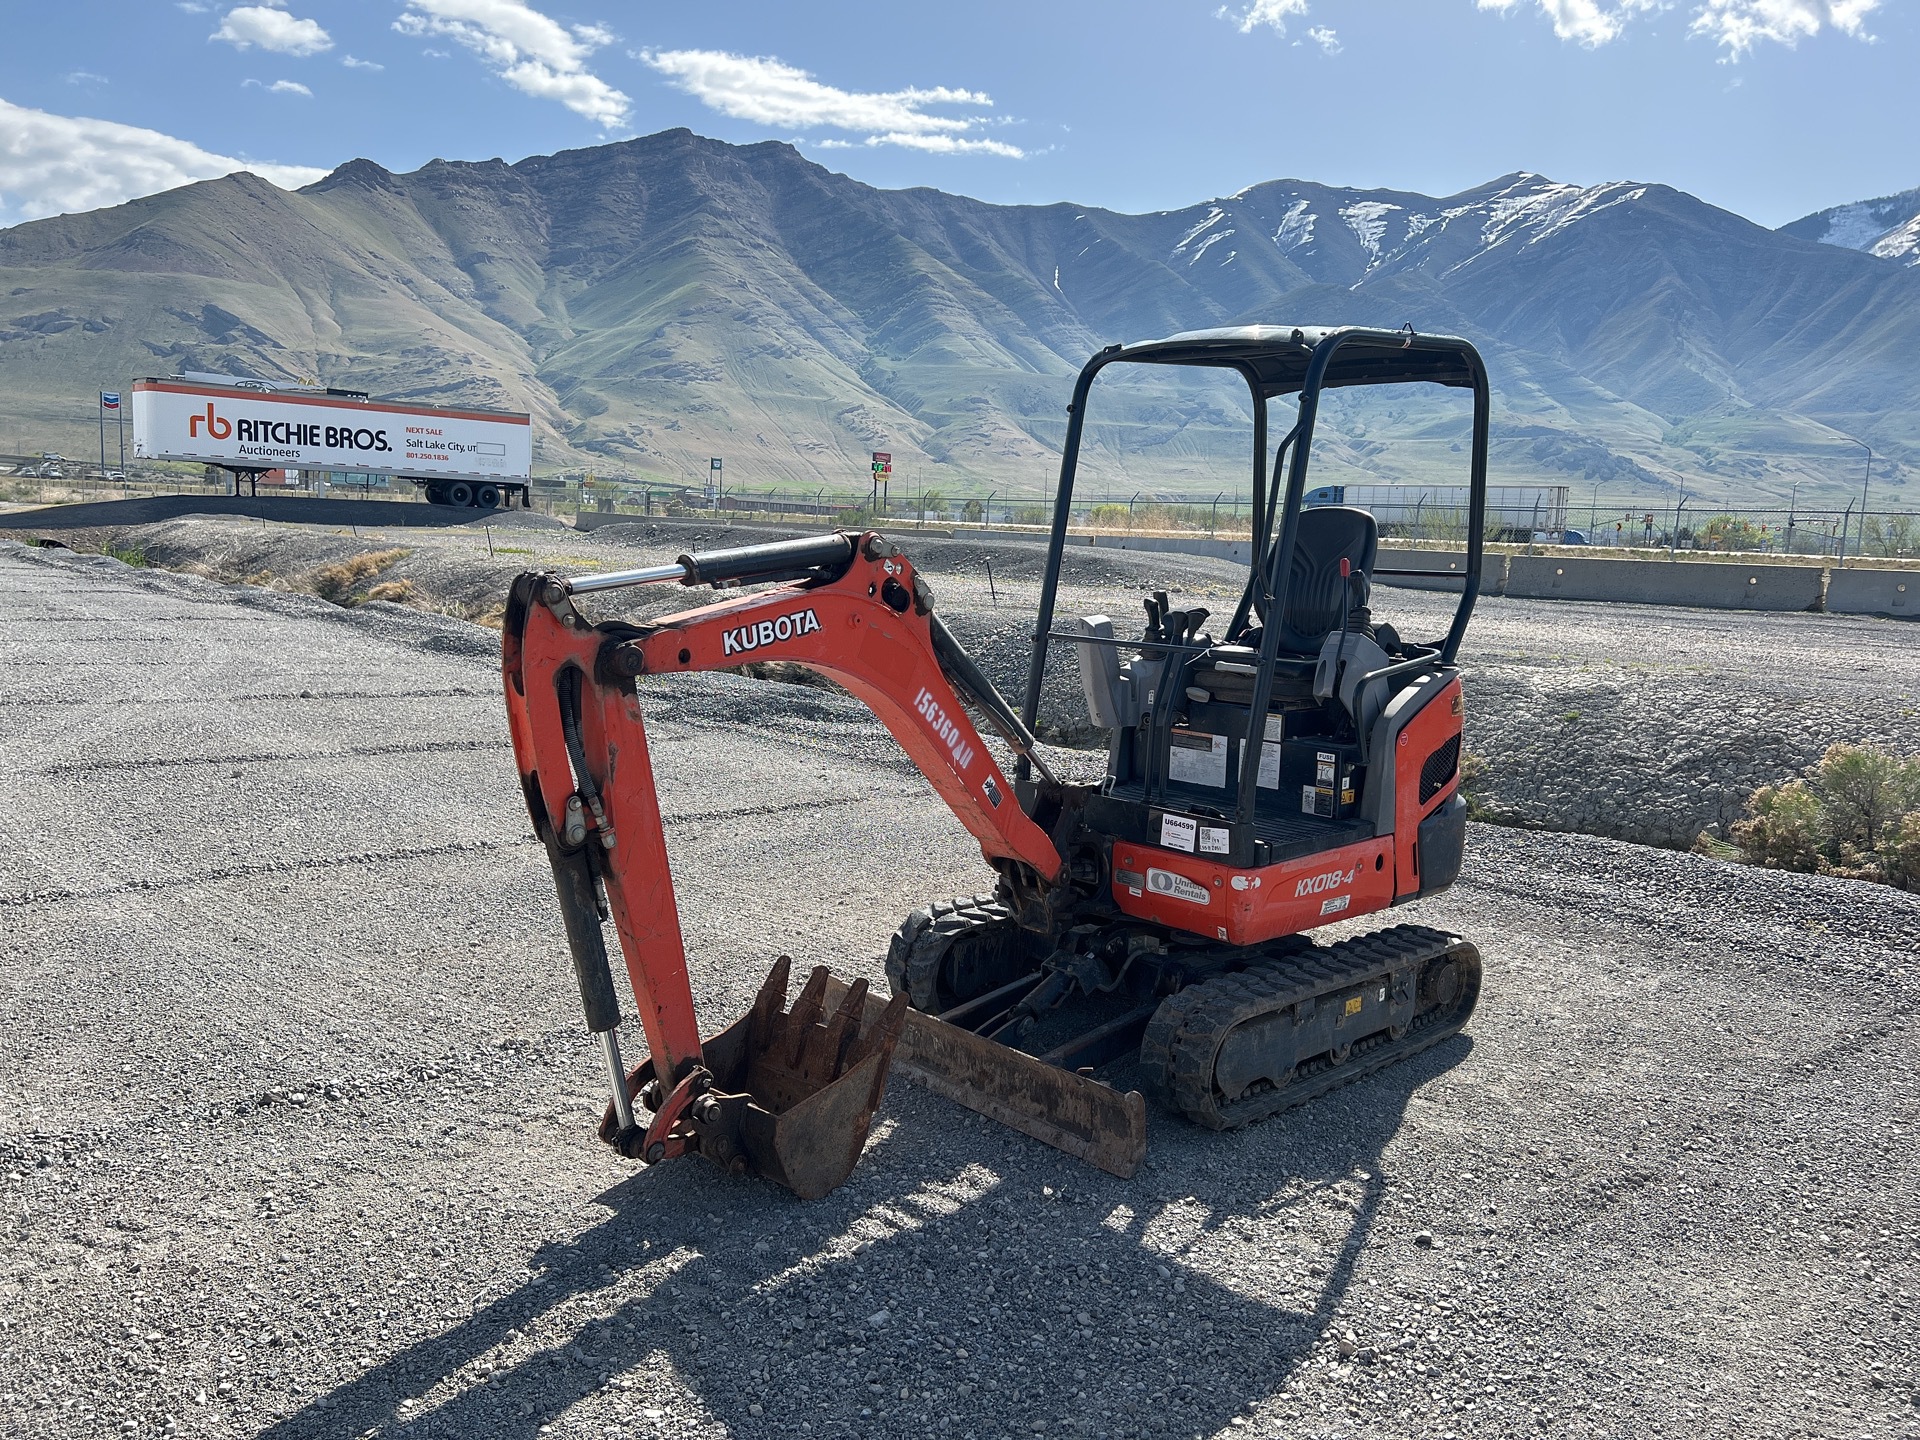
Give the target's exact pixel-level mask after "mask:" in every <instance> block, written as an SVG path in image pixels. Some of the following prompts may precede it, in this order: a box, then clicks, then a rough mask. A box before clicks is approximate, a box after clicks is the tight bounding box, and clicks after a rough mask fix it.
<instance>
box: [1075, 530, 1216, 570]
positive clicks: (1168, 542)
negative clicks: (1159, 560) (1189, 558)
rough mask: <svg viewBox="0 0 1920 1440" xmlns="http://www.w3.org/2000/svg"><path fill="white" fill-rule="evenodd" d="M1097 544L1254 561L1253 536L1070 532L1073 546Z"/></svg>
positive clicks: (1095, 545) (1108, 547)
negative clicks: (1234, 538) (1249, 537)
mask: <svg viewBox="0 0 1920 1440" xmlns="http://www.w3.org/2000/svg"><path fill="white" fill-rule="evenodd" d="M1089 545H1090V546H1093V547H1094V548H1095V549H1099V550H1150V551H1154V552H1156V553H1159V554H1162V555H1207V556H1210V557H1212V558H1213V559H1215V560H1231V561H1233V563H1234V564H1236V565H1246V564H1248V563H1250V560H1249V557H1250V556H1251V555H1252V554H1253V542H1252V541H1251V540H1220V539H1216V538H1213V537H1210V536H1206V535H1195V536H1193V537H1192V538H1191V539H1189V538H1188V537H1187V536H1185V535H1069V536H1068V537H1067V546H1068V548H1069V549H1080V548H1084V547H1086V546H1089Z"/></svg>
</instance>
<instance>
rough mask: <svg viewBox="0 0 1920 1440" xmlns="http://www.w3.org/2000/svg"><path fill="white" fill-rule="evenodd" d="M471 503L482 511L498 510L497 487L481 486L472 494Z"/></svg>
mask: <svg viewBox="0 0 1920 1440" xmlns="http://www.w3.org/2000/svg"><path fill="white" fill-rule="evenodd" d="M473 503H474V504H476V505H478V506H479V507H480V508H481V509H482V510H497V509H499V508H500V487H499V486H498V485H482V486H481V487H480V488H479V489H478V490H476V491H475V492H474V496H473Z"/></svg>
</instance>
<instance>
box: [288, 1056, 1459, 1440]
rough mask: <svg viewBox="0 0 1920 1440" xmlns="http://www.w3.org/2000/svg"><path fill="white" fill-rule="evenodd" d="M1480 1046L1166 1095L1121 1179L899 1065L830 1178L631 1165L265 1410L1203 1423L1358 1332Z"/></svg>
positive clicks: (1152, 1430) (469, 1431) (1217, 1421)
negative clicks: (474, 1302) (1422, 1101)
mask: <svg viewBox="0 0 1920 1440" xmlns="http://www.w3.org/2000/svg"><path fill="white" fill-rule="evenodd" d="M1471 1043H1472V1042H1471V1040H1470V1039H1469V1038H1468V1037H1467V1036H1464V1035H1462V1036H1456V1037H1454V1038H1453V1039H1451V1040H1448V1041H1447V1042H1445V1043H1444V1044H1442V1045H1439V1046H1437V1047H1435V1048H1434V1049H1433V1050H1431V1051H1428V1052H1425V1053H1424V1054H1421V1055H1419V1056H1416V1057H1414V1058H1412V1059H1409V1060H1408V1061H1406V1062H1403V1063H1402V1064H1399V1065H1396V1066H1393V1067H1391V1068H1389V1069H1387V1070H1385V1071H1382V1072H1380V1073H1378V1074H1376V1075H1373V1076H1370V1077H1368V1078H1366V1079H1364V1080H1362V1081H1359V1082H1357V1083H1356V1084H1354V1085H1352V1086H1350V1087H1348V1088H1346V1089H1344V1090H1341V1091H1336V1092H1334V1093H1333V1094H1332V1095H1329V1096H1326V1097H1323V1098H1322V1099H1320V1100H1318V1101H1315V1102H1314V1103H1313V1104H1311V1105H1309V1106H1307V1107H1305V1108H1303V1109H1302V1110H1299V1111H1294V1112H1289V1113H1288V1114H1285V1115H1282V1116H1280V1117H1278V1118H1276V1119H1274V1120H1271V1121H1268V1122H1266V1123H1264V1124H1261V1125H1257V1126H1253V1127H1251V1128H1249V1129H1247V1130H1243V1131H1236V1132H1231V1133H1227V1134H1215V1133H1211V1132H1206V1131H1202V1130H1199V1129H1196V1128H1194V1127H1192V1126H1190V1125H1186V1124H1184V1123H1183V1122H1180V1121H1179V1120H1177V1119H1176V1118H1175V1117H1173V1116H1171V1115H1169V1114H1166V1113H1164V1112H1156V1113H1155V1114H1154V1115H1153V1117H1152V1131H1153V1137H1152V1143H1153V1146H1154V1149H1153V1151H1152V1152H1151V1154H1150V1159H1149V1163H1148V1165H1147V1166H1146V1167H1145V1168H1144V1169H1143V1170H1142V1171H1141V1172H1140V1173H1139V1174H1137V1175H1136V1176H1135V1177H1134V1178H1133V1179H1132V1180H1128V1181H1121V1180H1116V1179H1114V1178H1112V1177H1110V1176H1107V1175H1104V1174H1101V1173H1099V1172H1097V1171H1094V1170H1092V1169H1090V1168H1088V1167H1085V1166H1082V1165H1080V1164H1079V1163H1077V1162H1075V1161H1073V1160H1071V1159H1069V1158H1068V1157H1066V1156H1064V1155H1060V1154H1058V1153H1056V1152H1053V1151H1050V1150H1047V1149H1044V1148H1042V1147H1041V1146H1039V1145H1036V1144H1034V1143H1032V1142H1030V1141H1027V1140H1025V1139H1024V1138H1022V1137H1019V1136H1016V1135H1013V1134H1012V1133H1011V1132H1008V1131H1005V1130H1003V1129H1001V1128H999V1127H997V1126H995V1125H992V1124H991V1123H989V1122H986V1121H983V1120H980V1119H978V1118H977V1117H973V1116H970V1115H967V1114H966V1112H964V1111H960V1110H958V1109H957V1108H956V1107H953V1106H951V1105H949V1104H948V1103H947V1102H945V1101H943V1100H939V1099H937V1098H935V1097H933V1096H931V1095H929V1094H927V1093H925V1092H923V1091H920V1090H918V1089H915V1088H913V1087H910V1086H900V1087H898V1088H896V1089H895V1090H894V1091H893V1092H892V1093H890V1095H889V1097H888V1100H887V1103H886V1107H885V1110H884V1111H883V1112H882V1113H883V1117H884V1119H886V1120H890V1121H892V1122H893V1123H892V1124H891V1125H890V1126H884V1127H883V1128H882V1130H881V1132H880V1133H877V1134H876V1138H875V1139H874V1141H873V1142H872V1144H871V1145H870V1146H869V1148H868V1151H867V1154H866V1156H865V1157H864V1159H863V1160H862V1162H861V1165H860V1167H859V1168H858V1169H857V1170H856V1171H855V1173H854V1176H853V1178H852V1180H850V1181H849V1182H848V1183H847V1184H846V1185H844V1186H843V1187H842V1188H841V1189H839V1190H837V1191H835V1192H834V1193H833V1194H831V1195H829V1196H828V1197H827V1198H826V1199H824V1200H820V1201H815V1202H812V1203H808V1204H801V1203H798V1202H795V1201H794V1200H793V1199H792V1198H791V1197H790V1196H788V1195H787V1194H786V1193H784V1192H782V1191H779V1190H777V1189H776V1188H774V1187H773V1186H771V1185H768V1184H763V1183H755V1182H751V1181H747V1182H743V1181H738V1180H729V1179H728V1178H726V1177H725V1176H723V1175H721V1174H719V1173H718V1172H717V1171H715V1170H713V1169H712V1168H711V1167H708V1166H701V1165H695V1164H685V1165H671V1166H662V1167H660V1168H659V1169H657V1170H650V1171H645V1172H641V1173H638V1174H636V1175H634V1176H633V1177H632V1178H630V1179H628V1180H626V1181H624V1182H622V1183H621V1184H619V1185H618V1186H616V1187H615V1188H614V1189H612V1190H610V1191H608V1192H607V1193H606V1194H604V1195H603V1196H601V1197H600V1200H601V1202H602V1203H603V1204H605V1205H607V1206H608V1207H609V1209H610V1211H611V1213H610V1214H609V1215H608V1216H607V1218H606V1219H605V1220H603V1221H602V1222H601V1223H600V1224H598V1225H595V1226H593V1227H592V1228H590V1229H587V1230H585V1231H583V1232H581V1233H580V1234H579V1235H577V1236H576V1237H575V1238H573V1239H572V1240H570V1241H567V1242H565V1243H559V1244H553V1245H549V1246H547V1247H545V1248H544V1249H543V1250H542V1251H541V1252H539V1254H538V1255H537V1256H536V1259H535V1262H534V1263H535V1273H534V1274H533V1275H532V1277H531V1278H530V1279H529V1280H528V1281H526V1283H524V1284H522V1285H520V1286H519V1287H518V1288H516V1289H513V1290H512V1291H510V1292H508V1293H506V1294H503V1295H501V1296H500V1297H499V1298H497V1299H496V1300H494V1301H492V1302H491V1303H488V1304H486V1305H484V1306H482V1307H480V1308H478V1309H476V1310H475V1311H474V1313H473V1314H472V1315H471V1316H470V1317H468V1318H466V1319H464V1320H461V1321H458V1322H455V1323H451V1324H449V1325H448V1326H447V1327H446V1328H445V1329H443V1330H442V1331H441V1332H440V1333H438V1334H436V1335H434V1336H432V1337H431V1338H429V1339H426V1340H423V1341H420V1342H419V1343H417V1344H415V1345H413V1346H412V1347H410V1348H408V1349H405V1350H403V1351H401V1352H399V1353H397V1354H395V1355H394V1356H393V1357H392V1358H390V1359H389V1360H387V1361H386V1362H384V1363H383V1364H380V1365H378V1366H375V1367H374V1368H372V1369H370V1370H368V1371H367V1372H365V1373H364V1374H362V1375H360V1376H358V1377H356V1378H354V1379H352V1380H350V1381H347V1382H346V1383H344V1384H342V1385H340V1386H338V1387H336V1388H335V1389H333V1390H332V1391H331V1392H329V1393H327V1394H325V1395H322V1396H320V1397H319V1398H318V1399H316V1400H315V1401H314V1402H313V1403H311V1404H310V1405H308V1406H307V1407H306V1408H304V1409H302V1410H300V1411H298V1412H296V1413H294V1414H292V1415H290V1416H288V1417H287V1418H285V1419H284V1420H282V1421H280V1422H279V1423H278V1424H276V1425H274V1426H273V1427H271V1428H270V1429H268V1430H266V1431H264V1432H263V1433H264V1435H265V1436H267V1437H270V1440H296V1437H297V1440H319V1437H338V1436H388V1435H393V1436H398V1435H406V1436H449V1437H462V1440H466V1437H504V1440H523V1437H524V1440H535V1437H537V1436H539V1435H540V1434H541V1433H542V1430H541V1427H542V1426H552V1432H553V1433H555V1434H560V1433H576V1429H574V1428H568V1417H569V1413H570V1412H572V1411H574V1410H575V1407H582V1408H581V1413H580V1414H579V1415H578V1416H576V1417H572V1425H573V1426H574V1427H576V1428H577V1427H578V1426H580V1425H582V1424H585V1423H587V1422H591V1430H592V1433H594V1434H596V1435H598V1434H602V1433H606V1432H607V1427H612V1426H619V1427H621V1430H622V1433H623V1434H626V1435H649V1434H663V1435H680V1434H693V1433H701V1434H730V1435H737V1436H753V1437H758V1436H767V1437H774V1436H778V1437H782V1440H786V1437H791V1436H797V1435H806V1436H814V1437H825V1436H831V1435H845V1436H861V1437H866V1436H893V1435H902V1436H906V1435H912V1436H922V1435H933V1436H951V1437H953V1440H964V1437H967V1436H970V1435H971V1436H974V1437H976V1440H987V1437H997V1436H1009V1435H1019V1436H1023V1437H1026V1436H1033V1435H1036V1434H1038V1435H1043V1436H1087V1437H1102V1436H1110V1437H1115V1440H1118V1437H1123V1436H1125V1437H1136V1436H1138V1437H1149V1436H1152V1437H1158V1436H1174V1435H1180V1436H1187V1435H1192V1434H1195V1433H1211V1432H1213V1431H1215V1430H1218V1429H1220V1428H1221V1427H1224V1426H1226V1425H1229V1424H1230V1423H1231V1422H1232V1421H1233V1420H1234V1419H1235V1417H1237V1416H1241V1415H1247V1414H1250V1413H1251V1412H1252V1411H1253V1410H1254V1409H1255V1408H1256V1407H1260V1406H1263V1405H1265V1404H1266V1403H1267V1402H1269V1401H1270V1400H1273V1399H1274V1398H1275V1397H1276V1396H1277V1395H1278V1394H1279V1392H1281V1391H1283V1390H1284V1389H1285V1388H1286V1387H1287V1385H1288V1383H1289V1381H1290V1379H1291V1378H1292V1377H1293V1376H1294V1374H1295V1373H1296V1372H1297V1371H1298V1370H1299V1369H1300V1368H1301V1367H1302V1366H1303V1365H1307V1364H1326V1363H1339V1362H1338V1357H1337V1352H1336V1348H1335V1347H1336V1343H1337V1331H1338V1329H1340V1328H1343V1327H1345V1326H1346V1325H1348V1324H1353V1323H1358V1324H1359V1325H1360V1326H1361V1328H1362V1329H1363V1331H1364V1328H1365V1321H1364V1319H1362V1320H1360V1321H1358V1322H1355V1321H1351V1320H1348V1319H1345V1318H1343V1315H1344V1313H1345V1312H1347V1311H1349V1310H1352V1309H1360V1308H1363V1307H1361V1306H1359V1305H1358V1304H1357V1302H1356V1304H1354V1305H1349V1301H1350V1300H1354V1299H1355V1297H1353V1296H1352V1294H1351V1292H1352V1288H1353V1285H1354V1280H1355V1274H1356V1270H1357V1268H1358V1267H1359V1266H1360V1263H1361V1260H1362V1256H1363V1253H1365V1252H1368V1251H1371V1252H1372V1255H1371V1257H1370V1260H1371V1263H1370V1265H1369V1269H1370V1270H1375V1271H1383V1272H1386V1271H1390V1270H1391V1269H1392V1266H1391V1264H1390V1263H1383V1261H1382V1260H1381V1258H1380V1257H1381V1255H1382V1253H1383V1252H1387V1251H1391V1250H1393V1249H1397V1247H1400V1246H1406V1247H1407V1250H1406V1254H1407V1255H1408V1256H1409V1257H1410V1256H1411V1255H1413V1254H1414V1253H1415V1252H1414V1250H1413V1249H1412V1234H1413V1232H1414V1230H1415V1229H1416V1228H1418V1226H1417V1224H1416V1223H1414V1222H1412V1221H1408V1220H1404V1219H1402V1218H1401V1217H1400V1216H1399V1213H1398V1207H1397V1206H1396V1207H1395V1214H1394V1217H1393V1218H1392V1219H1391V1220H1390V1221H1388V1227H1389V1228H1391V1229H1392V1230H1393V1231H1394V1232H1395V1233H1380V1232H1381V1231H1382V1228H1383V1227H1382V1221H1383V1219H1384V1218H1385V1217H1384V1216H1383V1203H1384V1202H1385V1201H1386V1200H1387V1199H1388V1197H1389V1195H1390V1194H1392V1195H1394V1196H1395V1198H1396V1199H1398V1198H1399V1197H1400V1196H1401V1195H1402V1194H1404V1192H1397V1191H1394V1190H1393V1186H1392V1180H1391V1175H1390V1173H1389V1165H1390V1162H1389V1161H1387V1160H1386V1159H1385V1158H1384V1156H1385V1153H1386V1149H1387V1147H1388V1145H1389V1142H1391V1141H1392V1140H1393V1138H1394V1136H1395V1135H1396V1134H1397V1133H1398V1132H1399V1131H1400V1129H1401V1127H1402V1124H1403V1123H1404V1121H1405V1118H1406V1110H1407V1107H1408V1105H1409V1103H1410V1102H1411V1100H1412V1098H1413V1095H1414V1093H1415V1091H1416V1090H1417V1088H1418V1087H1419V1086H1420V1085H1421V1084H1422V1083H1423V1082H1425V1081H1428V1080H1431V1079H1433V1078H1434V1077H1436V1076H1437V1075H1439V1074H1441V1073H1443V1072H1444V1071H1445V1070H1447V1069H1449V1068H1451V1066H1453V1065H1455V1064H1457V1063H1459V1061H1460V1060H1461V1059H1463V1058H1464V1057H1465V1056H1466V1054H1467V1053H1468V1051H1469V1050H1470V1049H1471ZM1412 1198H1416V1199H1417V1197H1412ZM1400 1228H1404V1229H1405V1230H1406V1232H1407V1233H1406V1234H1405V1235H1401V1234H1398V1233H1397V1231H1398V1229H1400ZM1369 1278H1370V1279H1372V1278H1377V1277H1376V1276H1369ZM483 1366H485V1367H486V1369H485V1370H484V1371H483V1369H482V1367H483ZM1288 1403H1290V1402H1288ZM649 1412H652V1413H649ZM1309 1418H1310V1419H1312V1420H1315V1421H1317V1420H1319V1419H1320V1418H1321V1417H1320V1416H1319V1414H1318V1413H1317V1411H1316V1412H1314V1413H1313V1414H1312V1415H1311V1416H1310V1417H1309V1416H1307V1415H1305V1414H1303V1415H1302V1416H1301V1417H1300V1419H1301V1421H1302V1422H1305V1421H1307V1420H1308V1419H1309ZM578 1433H587V1431H586V1430H584V1429H581V1430H578ZM1249 1433H1252V1432H1249Z"/></svg>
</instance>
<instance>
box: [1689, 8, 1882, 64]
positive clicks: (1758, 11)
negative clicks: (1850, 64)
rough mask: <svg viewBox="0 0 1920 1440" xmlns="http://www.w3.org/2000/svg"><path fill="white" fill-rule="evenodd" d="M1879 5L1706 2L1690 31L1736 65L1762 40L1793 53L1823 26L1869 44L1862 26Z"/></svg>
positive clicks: (1697, 14)
mask: <svg viewBox="0 0 1920 1440" xmlns="http://www.w3.org/2000/svg"><path fill="white" fill-rule="evenodd" d="M1879 5H1880V0H1707V3H1706V4H1704V5H1702V6H1701V7H1700V8H1699V10H1698V11H1696V12H1695V14H1694V17H1693V25H1692V27H1691V28H1692V33H1694V34H1695V35H1705V36H1708V37H1709V38H1710V39H1712V40H1713V41H1714V42H1715V43H1716V44H1718V45H1720V46H1722V47H1724V48H1725V50H1726V52H1727V54H1726V56H1725V58H1726V59H1729V60H1738V59H1739V58H1740V57H1741V56H1742V55H1745V54H1747V53H1748V52H1749V51H1751V50H1752V49H1753V48H1754V46H1756V45H1758V44H1760V43H1761V42H1762V41H1769V40H1770V41H1772V42H1773V43H1774V44H1776V45H1785V46H1786V47H1787V48H1788V49H1792V48H1793V47H1794V46H1795V45H1798V44H1799V43H1800V42H1801V41H1802V40H1805V39H1810V38H1812V37H1813V36H1815V35H1818V34H1819V33H1820V31H1821V28H1822V27H1823V26H1827V25H1831V26H1832V27H1833V28H1834V29H1835V30H1838V31H1840V32H1841V33H1842V34H1845V35H1851V36H1852V37H1853V38H1854V39H1856V40H1865V41H1867V42H1868V43H1872V40H1873V37H1872V36H1871V35H1869V34H1868V33H1867V29H1866V21H1867V16H1868V15H1869V14H1871V13H1872V12H1873V11H1874V10H1876V9H1878V8H1879Z"/></svg>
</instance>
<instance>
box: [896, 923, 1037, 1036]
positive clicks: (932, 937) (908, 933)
mask: <svg viewBox="0 0 1920 1440" xmlns="http://www.w3.org/2000/svg"><path fill="white" fill-rule="evenodd" d="M1012 923H1013V912H1012V911H1011V910H1009V909H1007V907H1006V906H1005V905H1002V904H1001V903H1000V902H999V901H998V900H996V899H994V897H993V896H991V895H974V896H969V897H963V898H958V899H954V900H942V901H940V902H938V903H937V904H933V905H929V906H928V907H927V908H926V909H924V910H916V911H914V912H913V913H912V914H911V915H909V916H907V918H906V919H905V920H904V921H903V922H902V923H901V926H900V928H899V930H898V931H896V932H895V933H894V937H893V939H892V940H891V941H890V942H888V945H887V985H888V988H889V989H890V990H891V991H892V993H893V994H895V995H899V994H901V993H903V992H904V993H905V994H906V997H907V1003H908V1004H909V1005H911V1006H913V1008H914V1009H916V1010H919V1011H922V1012H924V1013H926V1014H929V1015H933V1014H938V1013H939V1009H940V1003H939V994H938V986H939V982H940V964H941V962H942V961H943V960H945V959H946V958H947V951H948V950H950V949H952V948H953V944H954V942H955V941H957V940H959V939H961V938H962V937H963V936H966V935H968V934H971V933H973V932H974V931H978V930H984V929H987V928H989V927H991V926H994V925H1011V924H1012Z"/></svg>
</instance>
